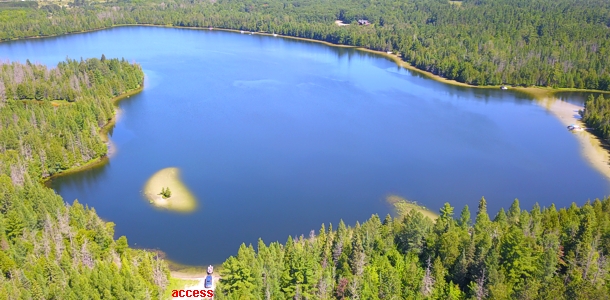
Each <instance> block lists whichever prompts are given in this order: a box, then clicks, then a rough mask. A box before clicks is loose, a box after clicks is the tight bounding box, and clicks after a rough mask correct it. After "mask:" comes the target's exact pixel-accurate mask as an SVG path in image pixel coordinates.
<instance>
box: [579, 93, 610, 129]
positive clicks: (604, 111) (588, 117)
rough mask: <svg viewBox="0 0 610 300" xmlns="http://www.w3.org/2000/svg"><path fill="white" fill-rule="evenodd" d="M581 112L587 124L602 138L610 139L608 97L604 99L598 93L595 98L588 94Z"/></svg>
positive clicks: (609, 99) (609, 101) (609, 105)
mask: <svg viewBox="0 0 610 300" xmlns="http://www.w3.org/2000/svg"><path fill="white" fill-rule="evenodd" d="M581 114H582V120H583V121H584V122H585V123H586V124H587V126H590V127H592V128H593V129H594V130H595V131H596V132H597V133H598V134H599V135H601V137H602V138H603V139H604V140H606V141H610V97H609V98H607V99H606V98H605V97H604V95H602V94H600V95H599V96H597V98H595V97H593V95H589V98H588V99H587V101H585V109H584V111H581Z"/></svg>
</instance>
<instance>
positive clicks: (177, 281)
mask: <svg viewBox="0 0 610 300" xmlns="http://www.w3.org/2000/svg"><path fill="white" fill-rule="evenodd" d="M197 283H199V280H192V279H182V278H174V277H170V278H169V284H168V285H167V288H166V289H165V293H163V299H172V291H173V290H183V289H184V288H185V287H187V286H193V285H196V284H197Z"/></svg>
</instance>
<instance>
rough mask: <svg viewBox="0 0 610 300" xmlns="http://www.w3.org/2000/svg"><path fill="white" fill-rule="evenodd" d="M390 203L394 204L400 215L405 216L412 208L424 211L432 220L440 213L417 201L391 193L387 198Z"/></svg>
mask: <svg viewBox="0 0 610 300" xmlns="http://www.w3.org/2000/svg"><path fill="white" fill-rule="evenodd" d="M386 200H387V201H388V203H390V204H392V206H394V209H395V210H396V214H397V215H398V216H401V217H404V216H406V215H407V213H409V212H410V211H412V210H415V211H418V212H420V213H422V214H423V215H424V216H426V217H428V218H430V219H431V220H432V221H434V220H436V219H437V218H438V214H437V213H435V212H433V211H432V210H430V209H428V208H427V207H425V206H422V205H419V204H417V202H415V201H409V200H407V199H405V198H402V197H400V196H396V195H390V196H388V197H387V198H386Z"/></svg>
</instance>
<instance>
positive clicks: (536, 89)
mask: <svg viewBox="0 0 610 300" xmlns="http://www.w3.org/2000/svg"><path fill="white" fill-rule="evenodd" d="M130 26H131V27H137V26H143V27H160V28H176V29H192V30H208V31H214V30H216V31H226V32H234V33H240V34H241V30H240V29H231V28H222V27H212V29H209V27H194V26H174V25H157V24H116V25H112V26H109V27H103V28H95V29H89V30H81V31H73V32H66V33H62V34H55V35H42V36H40V35H38V36H30V37H22V38H14V39H9V40H2V41H0V43H4V42H13V41H19V40H28V39H42V38H52V37H59V36H64V35H71V34H81V33H91V32H95V31H101V30H106V29H111V28H120V27H130ZM246 33H252V34H255V35H264V36H272V37H281V38H286V39H293V40H300V41H307V42H314V43H321V44H324V45H327V46H331V47H339V48H354V49H356V50H358V51H363V52H369V53H374V54H377V55H380V56H383V57H385V58H388V59H390V60H392V61H394V62H395V63H396V64H397V65H398V66H401V67H404V68H405V69H408V70H410V71H414V72H417V73H419V74H421V75H424V76H426V77H427V78H429V79H432V80H435V81H438V82H442V83H445V84H449V85H454V86H461V87H470V88H478V89H499V88H500V87H501V86H502V85H472V84H468V83H464V82H459V81H456V80H453V79H448V78H445V77H442V76H440V75H436V74H434V73H432V72H429V71H426V70H422V69H419V68H417V67H415V66H413V65H412V64H411V63H409V62H407V61H405V60H403V59H402V58H401V57H400V56H398V55H396V54H395V53H391V54H388V53H387V52H384V51H379V50H373V49H369V48H366V47H362V46H352V45H344V44H333V43H331V42H327V41H322V40H316V39H310V38H303V37H296V36H290V35H282V34H275V35H274V34H272V33H268V32H261V31H258V32H257V31H249V30H244V33H243V34H246ZM506 86H507V87H508V90H517V91H520V92H524V93H526V94H528V95H530V96H532V97H534V98H537V97H540V96H541V95H545V96H550V95H552V94H554V93H557V92H594V93H604V94H610V91H603V90H594V89H581V88H561V87H560V88H553V87H543V86H511V85H510V84H506Z"/></svg>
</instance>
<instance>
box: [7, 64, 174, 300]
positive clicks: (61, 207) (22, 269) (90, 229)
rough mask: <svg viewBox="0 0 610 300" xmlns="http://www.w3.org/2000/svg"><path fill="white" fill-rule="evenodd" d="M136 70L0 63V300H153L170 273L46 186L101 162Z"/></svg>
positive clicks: (136, 82) (135, 82)
mask: <svg viewBox="0 0 610 300" xmlns="http://www.w3.org/2000/svg"><path fill="white" fill-rule="evenodd" d="M143 78H144V74H143V72H142V69H141V68H140V66H139V65H136V64H130V63H128V62H126V61H124V60H118V59H105V58H104V57H102V59H101V60H100V59H88V60H81V61H76V60H67V61H65V62H61V63H59V64H58V66H57V67H56V68H53V69H49V68H47V67H46V66H42V65H37V64H32V63H30V62H26V63H25V64H21V63H16V62H12V63H9V62H2V63H0V299H75V300H76V299H79V300H80V299H155V298H159V296H160V295H161V294H162V293H163V290H164V288H165V287H166V285H167V283H168V278H169V271H168V269H167V267H166V265H165V264H164V262H163V261H161V260H158V259H156V258H155V256H154V255H153V254H152V253H149V252H146V251H142V250H134V249H130V248H129V247H128V244H127V239H126V238H125V237H124V236H123V237H120V238H119V239H118V240H115V239H114V224H113V223H111V222H103V221H102V220H101V219H100V218H99V217H98V216H97V214H96V213H95V210H93V209H91V208H88V207H84V206H83V205H81V204H80V203H78V201H74V203H73V204H72V205H68V204H66V203H64V201H63V199H62V198H61V197H60V196H58V195H56V194H55V192H54V191H53V190H51V189H49V188H46V187H45V186H44V185H43V184H41V180H42V178H44V177H47V176H50V175H53V174H56V173H58V172H61V171H63V170H66V169H68V168H71V167H74V166H78V165H82V164H84V163H86V162H87V161H90V160H92V159H96V158H99V157H101V156H102V155H104V154H105V153H106V151H107V150H106V145H104V143H103V142H102V140H101V138H100V136H99V134H98V131H99V130H100V127H101V126H103V125H105V124H106V123H107V122H108V120H109V119H110V118H112V116H113V106H112V99H113V97H115V96H118V95H121V94H123V93H124V92H126V91H128V90H131V89H135V88H138V87H139V86H140V85H141V84H142V82H143Z"/></svg>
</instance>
